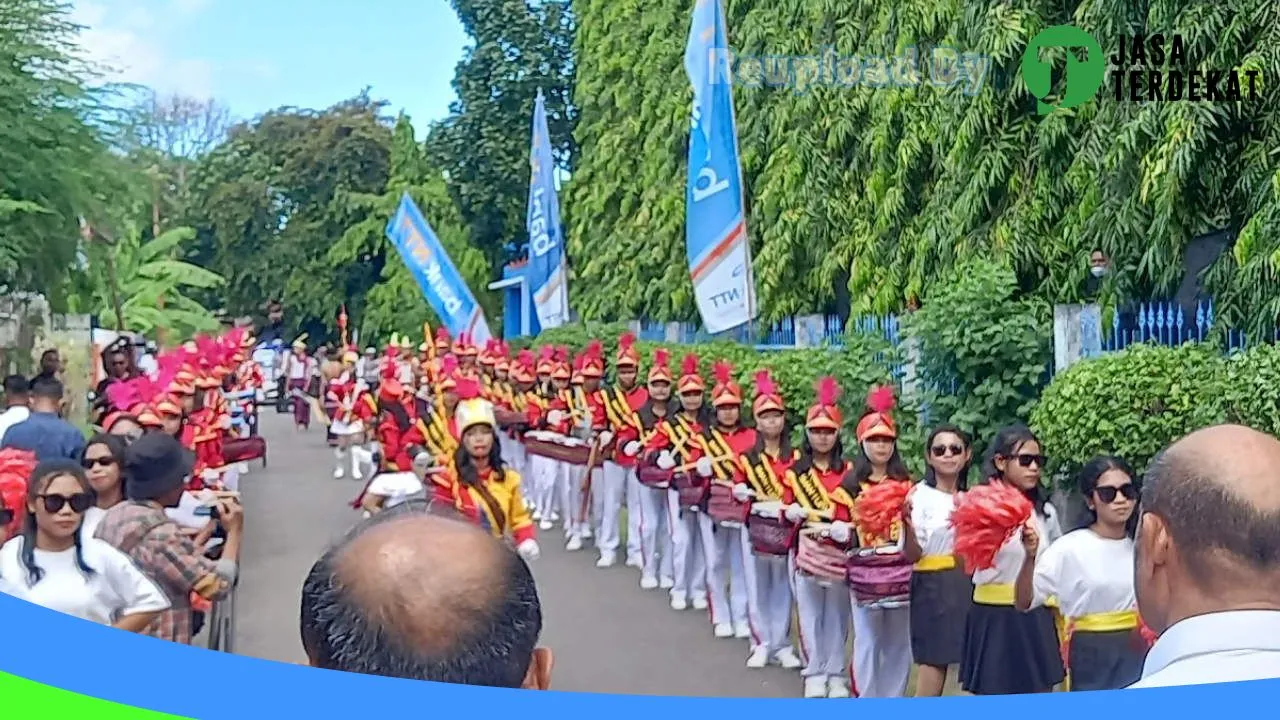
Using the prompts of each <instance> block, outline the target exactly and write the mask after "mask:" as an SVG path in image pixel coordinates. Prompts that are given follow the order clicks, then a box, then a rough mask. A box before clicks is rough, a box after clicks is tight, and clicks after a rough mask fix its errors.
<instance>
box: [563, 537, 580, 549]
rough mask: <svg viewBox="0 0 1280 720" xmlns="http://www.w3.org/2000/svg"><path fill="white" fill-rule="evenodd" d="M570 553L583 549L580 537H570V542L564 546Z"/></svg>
mask: <svg viewBox="0 0 1280 720" xmlns="http://www.w3.org/2000/svg"><path fill="white" fill-rule="evenodd" d="M564 549H565V550H568V551H569V552H577V551H579V550H581V549H582V537H581V536H579V535H570V536H569V542H568V544H566V545H565V546H564Z"/></svg>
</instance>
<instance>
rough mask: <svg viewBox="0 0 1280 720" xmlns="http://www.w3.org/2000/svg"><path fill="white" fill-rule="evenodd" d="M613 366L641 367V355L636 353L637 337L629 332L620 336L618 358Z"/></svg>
mask: <svg viewBox="0 0 1280 720" xmlns="http://www.w3.org/2000/svg"><path fill="white" fill-rule="evenodd" d="M613 364H614V366H615V367H617V366H631V367H640V353H638V352H636V335H635V333H633V332H631V331H630V330H628V331H627V332H624V333H622V334H621V335H619V336H618V356H617V357H616V358H615V359H614V361H613Z"/></svg>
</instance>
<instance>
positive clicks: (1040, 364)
mask: <svg viewBox="0 0 1280 720" xmlns="http://www.w3.org/2000/svg"><path fill="white" fill-rule="evenodd" d="M1017 291H1018V285H1017V278H1015V277H1014V274H1013V271H1012V270H1010V269H1009V267H1008V266H1007V265H1003V264H1000V263H996V262H992V261H988V260H976V261H969V262H966V263H964V264H963V265H960V266H958V267H957V268H956V269H955V270H953V271H952V272H951V273H950V274H949V275H948V276H946V277H944V278H942V279H941V280H940V281H939V282H938V283H936V284H934V285H933V286H931V288H930V290H929V293H928V295H927V296H926V298H925V302H924V303H923V307H921V309H920V310H917V311H916V312H914V313H911V314H909V315H907V316H905V317H904V318H903V323H902V324H903V331H904V334H905V335H906V337H907V338H908V339H909V340H910V341H912V342H914V343H915V345H916V346H917V347H918V348H919V349H920V350H919V353H918V358H917V362H916V373H917V377H918V378H919V379H920V385H921V387H920V391H921V398H922V400H923V401H924V402H925V403H926V404H927V407H928V415H929V419H930V422H933V423H937V424H941V423H951V424H953V425H956V426H957V427H960V428H963V429H965V430H967V431H969V432H970V433H971V434H972V436H973V439H974V452H975V456H980V453H981V452H982V451H983V450H984V449H985V444H986V441H987V440H988V439H989V438H991V437H992V436H993V435H994V434H995V432H996V430H998V429H999V428H1000V427H1002V426H1005V425H1009V424H1011V423H1016V422H1025V421H1026V418H1027V415H1028V414H1029V413H1030V412H1031V408H1032V407H1033V406H1034V404H1035V400H1036V397H1037V395H1038V394H1039V392H1040V389H1041V388H1042V387H1043V386H1044V382H1045V380H1046V376H1047V370H1048V365H1049V360H1050V358H1051V356H1052V349H1051V348H1052V338H1051V335H1050V332H1049V330H1048V329H1047V328H1051V327H1052V322H1050V321H1049V320H1048V308H1047V307H1045V306H1043V304H1042V303H1037V302H1036V301H1033V300H1027V299H1021V298H1019V297H1017Z"/></svg>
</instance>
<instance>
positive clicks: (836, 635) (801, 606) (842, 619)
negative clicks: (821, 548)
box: [791, 559, 851, 677]
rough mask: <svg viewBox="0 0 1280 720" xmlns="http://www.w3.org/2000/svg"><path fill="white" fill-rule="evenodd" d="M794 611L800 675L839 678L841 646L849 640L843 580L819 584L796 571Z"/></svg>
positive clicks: (846, 590) (842, 658) (842, 663)
mask: <svg viewBox="0 0 1280 720" xmlns="http://www.w3.org/2000/svg"><path fill="white" fill-rule="evenodd" d="M791 564H792V578H793V582H794V585H795V588H794V590H795V596H796V614H797V615H798V616H799V619H800V652H801V653H802V654H803V655H804V662H805V665H804V669H803V670H801V671H800V674H801V675H803V676H804V677H842V676H844V675H845V673H846V670H847V668H848V664H847V663H846V662H845V655H844V648H845V645H846V644H848V642H849V609H850V607H851V606H850V604H849V587H848V586H847V585H845V584H844V583H831V584H830V585H829V586H825V587H824V586H823V585H822V584H821V583H819V582H818V581H817V580H815V579H813V578H811V577H809V576H807V575H804V574H803V573H800V572H799V571H796V570H795V569H794V568H795V560H794V559H793V560H792V561H791Z"/></svg>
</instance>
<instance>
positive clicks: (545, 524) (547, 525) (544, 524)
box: [538, 518, 552, 530]
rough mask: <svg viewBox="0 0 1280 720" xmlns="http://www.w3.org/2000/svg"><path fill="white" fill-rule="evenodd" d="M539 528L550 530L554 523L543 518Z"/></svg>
mask: <svg viewBox="0 0 1280 720" xmlns="http://www.w3.org/2000/svg"><path fill="white" fill-rule="evenodd" d="M538 527H539V528H540V529H542V530H550V529H551V527H552V523H551V521H550V520H548V519H546V518H543V519H542V522H540V523H538Z"/></svg>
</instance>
